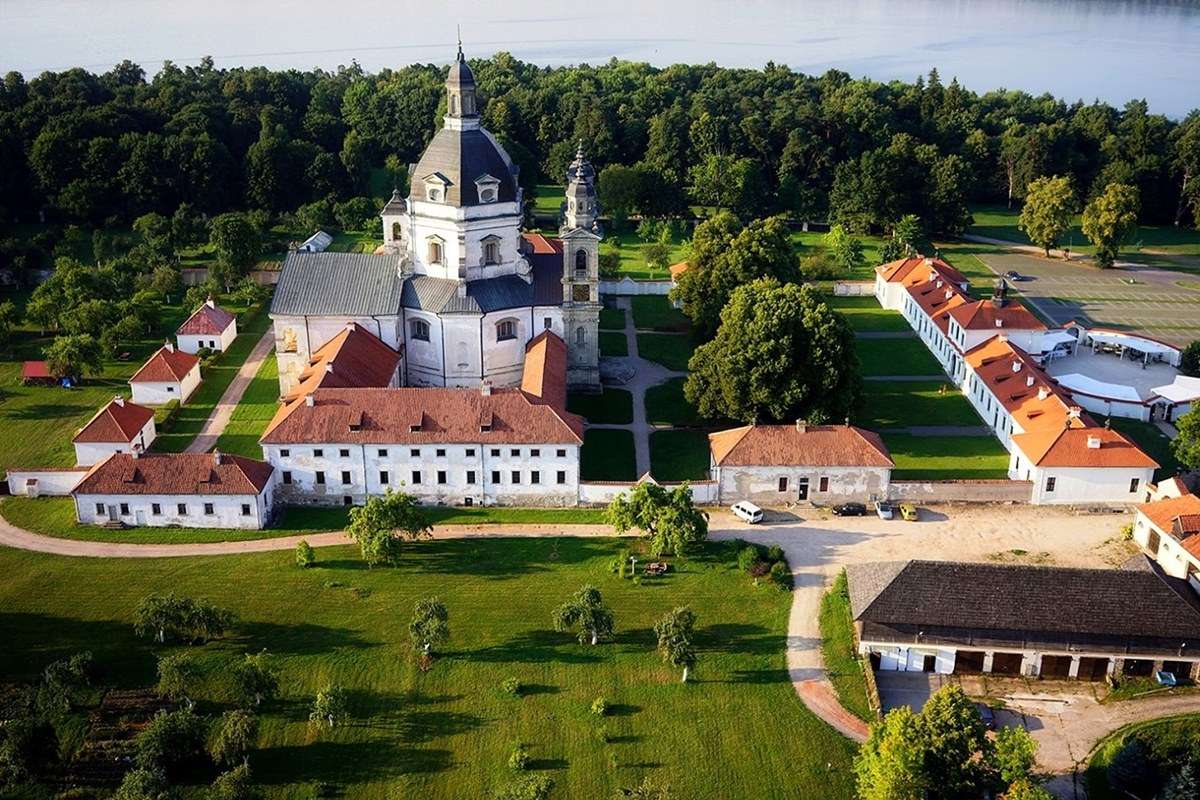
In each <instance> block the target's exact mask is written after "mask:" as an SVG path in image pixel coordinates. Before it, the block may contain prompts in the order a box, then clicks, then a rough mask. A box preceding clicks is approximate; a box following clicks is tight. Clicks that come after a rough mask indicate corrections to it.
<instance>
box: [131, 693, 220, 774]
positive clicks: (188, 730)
mask: <svg viewBox="0 0 1200 800" xmlns="http://www.w3.org/2000/svg"><path fill="white" fill-rule="evenodd" d="M207 735H208V724H207V723H206V722H205V721H204V719H203V718H201V717H198V716H196V715H195V714H194V713H192V710H191V709H190V708H182V709H179V710H178V711H170V712H167V711H160V712H158V714H156V715H155V716H154V719H152V720H150V722H149V724H148V725H146V727H145V728H144V729H142V732H141V733H139V734H138V736H137V739H136V740H135V744H136V748H137V755H136V763H137V765H138V766H139V767H141V768H142V769H146V770H151V771H155V772H160V773H162V774H164V775H166V776H167V778H168V779H172V778H174V777H177V776H179V775H181V774H184V773H186V772H187V771H188V769H189V768H190V767H191V766H193V765H196V764H198V763H200V762H201V761H202V760H203V759H204V758H206V752H205V747H204V745H205V739H206V738H207Z"/></svg>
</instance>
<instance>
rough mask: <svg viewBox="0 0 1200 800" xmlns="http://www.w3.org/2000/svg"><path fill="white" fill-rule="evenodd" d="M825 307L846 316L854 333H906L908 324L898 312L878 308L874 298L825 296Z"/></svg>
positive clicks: (877, 302)
mask: <svg viewBox="0 0 1200 800" xmlns="http://www.w3.org/2000/svg"><path fill="white" fill-rule="evenodd" d="M822 299H823V300H824V301H825V303H826V305H828V306H829V307H830V308H832V309H833V310H835V311H838V312H840V313H842V314H844V315H845V316H846V321H847V322H849V323H850V327H852V328H854V330H856V331H888V332H895V331H907V330H910V328H909V326H908V322H906V321H905V319H904V317H902V316H901V315H900V312H898V311H892V310H890V309H886V308H880V306H879V301H878V300H876V299H875V298H874V297H834V296H833V295H827V296H826V297H824V298H822Z"/></svg>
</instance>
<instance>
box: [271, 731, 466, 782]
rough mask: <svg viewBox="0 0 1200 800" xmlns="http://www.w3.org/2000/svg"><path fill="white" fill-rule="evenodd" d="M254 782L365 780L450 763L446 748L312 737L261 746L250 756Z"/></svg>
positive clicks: (440, 768)
mask: <svg viewBox="0 0 1200 800" xmlns="http://www.w3.org/2000/svg"><path fill="white" fill-rule="evenodd" d="M251 762H252V767H253V768H254V777H255V782H256V783H260V784H262V785H265V786H279V785H282V784H288V783H296V782H302V781H312V780H320V781H333V782H337V781H338V780H339V778H344V779H345V780H346V781H354V782H356V783H357V782H368V781H381V780H389V779H394V778H399V777H401V776H403V775H414V774H428V773H433V772H442V771H444V770H446V769H449V768H450V767H451V766H453V762H454V758H453V753H451V751H449V750H442V749H430V750H422V749H417V748H411V747H400V746H398V745H397V744H395V743H394V742H389V741H386V740H380V739H372V740H371V741H366V742H330V741H316V742H311V743H309V744H302V745H280V746H276V747H265V748H262V749H260V750H257V751H255V752H254V754H253V755H252V756H251Z"/></svg>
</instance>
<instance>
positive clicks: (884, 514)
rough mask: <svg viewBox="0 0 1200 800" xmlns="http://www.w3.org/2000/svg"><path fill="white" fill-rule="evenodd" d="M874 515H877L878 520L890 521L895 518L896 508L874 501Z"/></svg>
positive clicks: (881, 501)
mask: <svg viewBox="0 0 1200 800" xmlns="http://www.w3.org/2000/svg"><path fill="white" fill-rule="evenodd" d="M875 513H876V514H878V515H879V518H880V519H892V518H894V517H895V516H896V507H895V506H893V505H892V504H891V503H886V502H884V501H883V500H876V501H875Z"/></svg>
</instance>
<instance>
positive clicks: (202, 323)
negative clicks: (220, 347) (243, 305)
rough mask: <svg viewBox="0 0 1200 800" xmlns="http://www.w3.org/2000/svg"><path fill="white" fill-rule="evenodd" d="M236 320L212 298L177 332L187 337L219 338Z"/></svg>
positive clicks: (193, 313)
mask: <svg viewBox="0 0 1200 800" xmlns="http://www.w3.org/2000/svg"><path fill="white" fill-rule="evenodd" d="M235 319H237V317H236V316H234V315H233V314H231V313H230V312H228V311H226V310H225V309H223V308H221V307H220V306H218V305H217V304H216V303H214V302H213V301H212V298H211V297H210V298H209V299H208V300H207V301H205V302H204V303H203V304H202V305H201V306H200V307H199V308H197V309H196V310H195V311H193V312H192V315H191V316H190V317H188V318H187V319H186V320H185V321H184V323H183V324H182V325H180V326H179V330H177V331H175V332H176V333H177V334H183V335H185V336H195V335H201V336H219V335H221V334H222V333H224V332H225V329H226V328H228V327H229V326H230V325H232V324H233V321H234V320H235Z"/></svg>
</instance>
